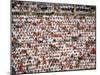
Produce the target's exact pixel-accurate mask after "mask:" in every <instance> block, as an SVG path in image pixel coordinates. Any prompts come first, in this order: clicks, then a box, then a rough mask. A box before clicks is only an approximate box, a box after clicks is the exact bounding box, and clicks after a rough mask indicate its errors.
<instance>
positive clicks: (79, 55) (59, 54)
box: [11, 2, 96, 74]
mask: <svg viewBox="0 0 100 75" xmlns="http://www.w3.org/2000/svg"><path fill="white" fill-rule="evenodd" d="M23 4H24V5H25V7H26V8H31V6H28V4H27V2H23ZM37 4H38V3H37ZM21 5H22V4H20V5H19V4H16V5H15V6H13V7H14V8H13V10H15V11H16V10H17V7H19V8H20V7H21ZM32 5H34V6H32V8H33V9H35V10H38V9H39V8H37V7H36V5H35V4H34V2H33V4H32ZM21 9H24V7H22V8H21ZM31 10H32V9H31ZM15 11H12V13H13V12H15ZM16 12H20V11H16ZM95 20H96V18H95V15H94V16H88V15H84V16H83V15H82V16H80V15H79V16H74V15H70V16H68V15H55V14H53V15H19V14H13V15H12V25H11V44H12V46H11V62H12V63H11V66H13V68H14V69H15V71H16V73H17V74H21V73H24V74H26V73H38V72H52V71H65V70H80V69H94V68H95V67H96V21H95Z"/></svg>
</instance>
